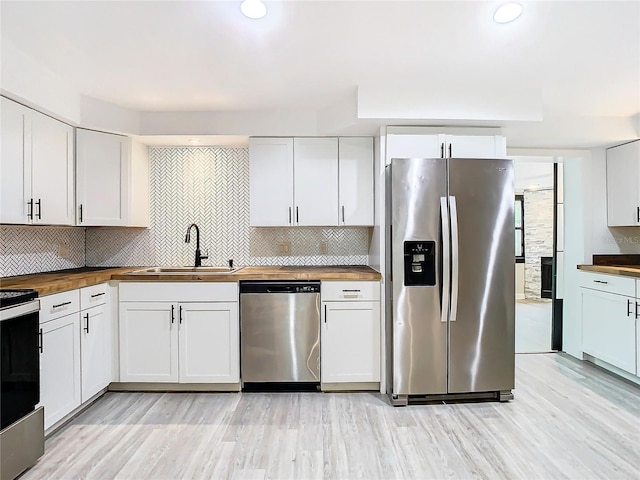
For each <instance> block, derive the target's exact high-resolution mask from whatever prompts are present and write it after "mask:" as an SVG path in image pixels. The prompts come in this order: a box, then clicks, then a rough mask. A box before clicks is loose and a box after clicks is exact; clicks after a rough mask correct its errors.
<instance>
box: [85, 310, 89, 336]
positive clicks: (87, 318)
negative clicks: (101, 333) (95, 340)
mask: <svg viewBox="0 0 640 480" xmlns="http://www.w3.org/2000/svg"><path fill="white" fill-rule="evenodd" d="M84 319H85V320H86V321H87V326H86V327H85V328H84V331H85V332H87V333H89V313H87V315H86V316H85V317H84Z"/></svg>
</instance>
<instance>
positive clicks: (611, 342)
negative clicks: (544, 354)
mask: <svg viewBox="0 0 640 480" xmlns="http://www.w3.org/2000/svg"><path fill="white" fill-rule="evenodd" d="M580 296H581V303H582V305H581V307H582V350H583V351H584V352H585V353H588V354H589V355H592V356H594V357H596V358H599V359H600V360H604V361H605V362H607V363H609V364H611V365H613V366H615V367H618V368H621V369H622V370H625V371H627V372H629V373H633V374H634V375H635V373H636V318H635V298H631V297H625V296H623V295H614V294H611V293H606V292H599V291H597V290H590V289H587V288H580Z"/></svg>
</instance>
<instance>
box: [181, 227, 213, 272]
mask: <svg viewBox="0 0 640 480" xmlns="http://www.w3.org/2000/svg"><path fill="white" fill-rule="evenodd" d="M193 227H196V261H195V265H194V267H201V266H202V259H203V258H205V259H206V258H209V257H208V256H207V255H202V254H201V253H200V229H199V228H198V225H196V224H195V223H192V224H191V225H189V228H187V235H186V236H185V237H184V242H185V243H190V242H191V229H192V228H193Z"/></svg>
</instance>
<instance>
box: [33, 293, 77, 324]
mask: <svg viewBox="0 0 640 480" xmlns="http://www.w3.org/2000/svg"><path fill="white" fill-rule="evenodd" d="M78 311H80V292H79V291H78V290H69V291H68V292H62V293H55V294H53V295H46V296H44V297H41V298H40V323H44V322H48V321H49V320H53V319H55V318H60V317H62V316H64V315H69V314H70V313H74V312H78Z"/></svg>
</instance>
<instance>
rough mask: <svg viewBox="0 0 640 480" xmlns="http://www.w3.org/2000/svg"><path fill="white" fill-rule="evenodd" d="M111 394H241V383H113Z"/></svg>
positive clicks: (110, 387)
mask: <svg viewBox="0 0 640 480" xmlns="http://www.w3.org/2000/svg"><path fill="white" fill-rule="evenodd" d="M109 391H111V392H239V391H240V383H151V382H150V383H146V382H113V383H111V385H109Z"/></svg>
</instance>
